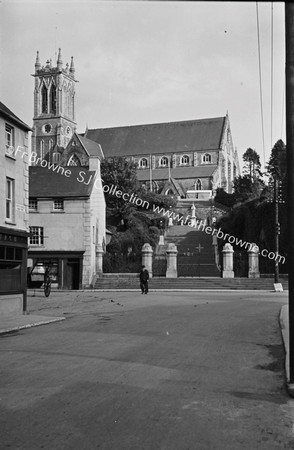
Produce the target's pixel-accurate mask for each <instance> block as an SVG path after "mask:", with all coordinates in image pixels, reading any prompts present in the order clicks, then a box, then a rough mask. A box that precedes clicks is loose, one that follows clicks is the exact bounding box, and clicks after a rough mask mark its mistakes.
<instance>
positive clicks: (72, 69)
mask: <svg viewBox="0 0 294 450" xmlns="http://www.w3.org/2000/svg"><path fill="white" fill-rule="evenodd" d="M69 71H70V73H72V75H73V76H74V73H75V71H76V69H75V66H74V62H73V56H72V57H71V61H70V69H69Z"/></svg>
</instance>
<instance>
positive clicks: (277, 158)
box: [266, 139, 287, 181]
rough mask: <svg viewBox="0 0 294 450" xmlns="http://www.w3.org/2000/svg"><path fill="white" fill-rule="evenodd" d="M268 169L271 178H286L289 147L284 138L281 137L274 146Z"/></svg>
mask: <svg viewBox="0 0 294 450" xmlns="http://www.w3.org/2000/svg"><path fill="white" fill-rule="evenodd" d="M266 169H267V172H268V174H269V175H270V177H271V178H273V179H278V180H279V181H283V180H285V179H286V175H287V149H286V145H285V144H284V142H283V141H282V139H279V140H278V141H277V142H276V143H275V145H274V146H273V148H272V152H271V156H270V159H269V162H268V164H267V166H266Z"/></svg>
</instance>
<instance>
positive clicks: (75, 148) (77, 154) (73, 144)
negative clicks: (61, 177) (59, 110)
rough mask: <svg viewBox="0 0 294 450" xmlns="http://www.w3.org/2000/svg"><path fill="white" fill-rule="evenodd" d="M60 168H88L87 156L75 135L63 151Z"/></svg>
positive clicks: (75, 134)
mask: <svg viewBox="0 0 294 450" xmlns="http://www.w3.org/2000/svg"><path fill="white" fill-rule="evenodd" d="M60 165H61V166H89V155H88V153H87V151H86V149H85V148H84V146H83V145H82V143H81V141H80V140H79V138H78V135H77V133H74V134H73V136H72V138H71V140H70V141H69V143H68V145H67V147H66V148H65V150H64V151H63V154H62V157H61V161H60Z"/></svg>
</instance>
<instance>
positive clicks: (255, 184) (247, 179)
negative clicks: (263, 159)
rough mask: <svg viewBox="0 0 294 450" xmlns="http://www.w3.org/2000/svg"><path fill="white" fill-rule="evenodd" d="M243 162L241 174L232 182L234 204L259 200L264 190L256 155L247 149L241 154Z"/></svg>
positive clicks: (250, 149) (258, 160) (253, 151)
mask: <svg viewBox="0 0 294 450" xmlns="http://www.w3.org/2000/svg"><path fill="white" fill-rule="evenodd" d="M243 161H244V163H245V165H244V169H243V174H242V175H239V176H238V177H236V178H235V179H234V182H233V185H234V195H235V198H236V202H244V201H247V200H252V199H255V198H259V197H260V196H261V194H262V192H263V191H264V188H265V184H264V181H263V180H262V172H261V164H260V158H259V155H258V153H257V152H256V151H255V150H253V149H252V148H250V147H249V148H247V150H246V152H245V153H244V154H243Z"/></svg>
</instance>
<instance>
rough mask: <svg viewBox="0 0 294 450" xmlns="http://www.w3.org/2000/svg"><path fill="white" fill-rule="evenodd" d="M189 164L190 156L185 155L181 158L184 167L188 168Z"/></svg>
mask: <svg viewBox="0 0 294 450" xmlns="http://www.w3.org/2000/svg"><path fill="white" fill-rule="evenodd" d="M189 163H190V158H189V156H188V155H183V156H182V158H181V164H182V165H183V166H188V165H189Z"/></svg>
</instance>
